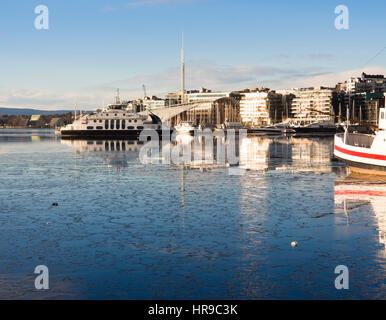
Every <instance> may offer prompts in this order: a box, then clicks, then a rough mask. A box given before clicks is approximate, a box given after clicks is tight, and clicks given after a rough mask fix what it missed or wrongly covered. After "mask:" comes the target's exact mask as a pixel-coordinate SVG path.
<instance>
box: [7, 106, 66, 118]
mask: <svg viewBox="0 0 386 320" xmlns="http://www.w3.org/2000/svg"><path fill="white" fill-rule="evenodd" d="M67 112H74V110H37V109H18V108H0V115H1V116H3V115H8V116H21V115H23V116H31V115H33V114H40V115H53V114H65V113H67Z"/></svg>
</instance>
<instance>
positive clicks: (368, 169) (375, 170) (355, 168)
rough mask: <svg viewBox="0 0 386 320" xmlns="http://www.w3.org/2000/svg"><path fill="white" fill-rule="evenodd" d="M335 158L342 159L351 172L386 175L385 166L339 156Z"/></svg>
mask: <svg viewBox="0 0 386 320" xmlns="http://www.w3.org/2000/svg"><path fill="white" fill-rule="evenodd" d="M337 158H338V159H340V160H342V161H344V162H345V163H346V164H347V166H348V167H349V168H350V170H351V171H352V172H356V173H361V174H371V175H382V176H386V167H384V166H377V165H372V164H366V163H361V162H355V161H350V160H347V159H343V158H340V157H337Z"/></svg>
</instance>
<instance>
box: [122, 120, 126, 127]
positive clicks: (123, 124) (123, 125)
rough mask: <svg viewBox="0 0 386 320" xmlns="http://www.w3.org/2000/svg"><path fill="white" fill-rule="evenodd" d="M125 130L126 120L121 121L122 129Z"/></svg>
mask: <svg viewBox="0 0 386 320" xmlns="http://www.w3.org/2000/svg"><path fill="white" fill-rule="evenodd" d="M125 128H126V120H125V119H123V120H122V129H125Z"/></svg>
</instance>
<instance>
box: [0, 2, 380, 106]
mask: <svg viewBox="0 0 386 320" xmlns="http://www.w3.org/2000/svg"><path fill="white" fill-rule="evenodd" d="M39 5H45V6H47V8H48V10H49V11H48V12H49V15H48V18H49V20H48V23H49V25H48V26H49V28H48V29H40V30H39V29H36V28H35V19H36V18H37V17H38V16H39V14H36V13H35V8H36V7H37V6H39ZM339 5H346V6H347V8H348V10H349V11H348V18H349V20H348V21H349V28H348V29H344V30H338V29H337V28H336V27H335V19H336V17H337V16H339V14H336V13H335V8H336V7H337V6H339ZM385 15H386V2H385V1H384V0H368V1H359V0H345V1H341V0H335V1H331V0H323V1H322V0H305V1H303V0H292V1H289V0H272V1H266V0H265V1H260V0H238V1H234V0H39V1H35V0H17V1H12V0H2V1H1V2H0V38H1V50H0V75H1V76H0V107H15V108H37V109H47V110H50V109H51V110H55V109H73V108H74V104H75V103H77V105H78V108H84V109H85V110H92V109H96V108H98V107H100V106H101V105H102V104H107V103H110V102H112V100H113V97H114V95H115V90H116V88H119V89H120V92H121V98H123V99H135V98H138V97H142V96H143V95H144V94H143V91H142V85H143V84H144V85H145V86H146V90H147V94H148V95H157V96H160V97H163V96H164V95H165V94H166V93H168V92H172V91H175V90H178V89H179V87H180V69H179V68H180V50H181V42H182V41H181V38H182V33H183V34H184V47H185V62H186V88H187V89H199V88H200V87H205V88H209V89H212V90H215V91H220V90H240V89H245V88H255V87H262V86H264V87H269V88H271V89H286V88H295V87H310V86H334V85H335V84H336V83H337V82H339V81H344V80H347V79H348V78H349V77H351V76H360V74H361V73H362V72H367V73H377V74H378V73H381V74H386V38H385V30H386V19H384V17H385Z"/></svg>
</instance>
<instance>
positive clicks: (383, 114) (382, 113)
mask: <svg viewBox="0 0 386 320" xmlns="http://www.w3.org/2000/svg"><path fill="white" fill-rule="evenodd" d="M381 119H382V120H383V119H385V113H384V112H381Z"/></svg>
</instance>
